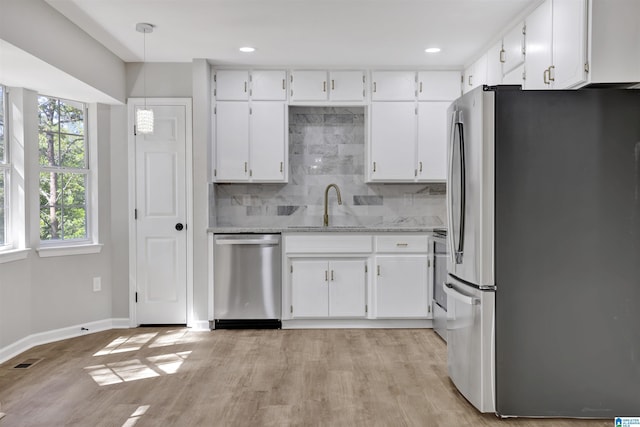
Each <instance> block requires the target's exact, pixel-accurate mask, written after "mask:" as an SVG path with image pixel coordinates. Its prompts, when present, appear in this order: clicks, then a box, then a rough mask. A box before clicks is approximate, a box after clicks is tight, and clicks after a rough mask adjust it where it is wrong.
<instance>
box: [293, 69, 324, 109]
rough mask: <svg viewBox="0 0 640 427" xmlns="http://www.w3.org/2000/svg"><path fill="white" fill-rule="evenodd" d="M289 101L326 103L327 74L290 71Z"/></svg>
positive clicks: (311, 71) (312, 71) (322, 72)
mask: <svg viewBox="0 0 640 427" xmlns="http://www.w3.org/2000/svg"><path fill="white" fill-rule="evenodd" d="M291 75H292V76H293V80H292V83H291V101H326V100H327V99H328V93H329V92H328V88H327V72H326V71H316V70H296V71H292V72H291Z"/></svg>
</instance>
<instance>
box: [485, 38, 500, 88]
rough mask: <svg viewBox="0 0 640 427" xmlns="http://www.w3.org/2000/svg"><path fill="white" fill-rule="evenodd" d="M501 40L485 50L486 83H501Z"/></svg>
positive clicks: (491, 84)
mask: <svg viewBox="0 0 640 427" xmlns="http://www.w3.org/2000/svg"><path fill="white" fill-rule="evenodd" d="M502 52H503V50H502V40H501V41H499V42H497V43H496V44H494V45H493V46H491V48H489V51H488V52H487V80H486V82H485V83H486V84H488V85H490V86H493V85H499V84H500V83H502V62H501V61H500V60H501V56H503V53H502Z"/></svg>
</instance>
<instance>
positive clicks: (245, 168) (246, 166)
mask: <svg viewBox="0 0 640 427" xmlns="http://www.w3.org/2000/svg"><path fill="white" fill-rule="evenodd" d="M248 166H249V165H248V164H247V162H244V172H245V173H247V170H248Z"/></svg>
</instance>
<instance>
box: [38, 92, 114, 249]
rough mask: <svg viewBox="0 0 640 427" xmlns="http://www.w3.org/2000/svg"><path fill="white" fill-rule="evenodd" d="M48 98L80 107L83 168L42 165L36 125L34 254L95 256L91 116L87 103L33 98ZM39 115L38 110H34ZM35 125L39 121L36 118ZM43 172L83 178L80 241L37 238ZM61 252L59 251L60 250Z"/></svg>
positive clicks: (40, 95) (54, 98) (98, 246)
mask: <svg viewBox="0 0 640 427" xmlns="http://www.w3.org/2000/svg"><path fill="white" fill-rule="evenodd" d="M41 97H44V98H49V99H53V100H56V102H58V103H61V102H62V103H64V102H69V103H74V104H81V105H82V111H83V140H84V144H83V145H84V164H85V167H84V168H76V167H65V166H51V165H42V164H40V160H39V159H40V155H39V139H40V135H41V131H40V127H39V125H38V130H37V135H38V140H37V141H36V144H37V151H36V153H37V156H38V159H37V165H38V167H37V180H36V182H37V183H38V186H37V191H38V206H37V212H38V215H37V229H38V241H39V242H40V243H39V248H38V254H39V255H40V257H48V256H58V255H76V254H82V253H97V252H100V248H101V246H102V245H98V244H97V241H98V240H97V239H98V236H97V229H95V228H94V227H93V220H94V215H95V214H94V211H96V212H97V209H98V208H97V203H96V202H95V200H94V197H93V193H94V191H97V188H95V189H94V186H93V185H92V184H93V181H94V179H95V178H94V177H95V174H96V173H97V170H96V169H97V164H96V162H94V161H93V160H92V157H93V150H94V149H97V147H96V145H95V144H93V143H92V140H93V137H94V136H93V135H92V134H91V130H90V129H91V120H92V117H91V116H95V115H93V114H91V108H90V104H88V103H86V102H82V101H76V100H72V99H66V98H63V97H58V96H52V95H45V94H41V93H39V94H38V95H37V99H38V102H39V98H41ZM37 111H38V114H39V107H38V109H37ZM36 120H37V121H38V123H39V119H38V118H36ZM60 134H64V132H60V130H58V135H60ZM43 172H44V173H47V172H57V173H59V174H61V175H63V174H77V175H83V176H84V182H85V185H84V200H85V203H84V209H85V236H84V237H83V238H75V239H64V238H61V239H42V238H41V234H40V233H41V231H42V229H41V225H40V212H41V209H42V206H41V205H40V175H41V173H43ZM60 249H61V250H60Z"/></svg>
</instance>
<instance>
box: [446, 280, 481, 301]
mask: <svg viewBox="0 0 640 427" xmlns="http://www.w3.org/2000/svg"><path fill="white" fill-rule="evenodd" d="M442 289H444V293H445V294H447V296H449V297H451V298H453V299H455V300H457V301H460V302H461V303H463V304H467V305H478V304H480V300H479V299H478V298H474V297H470V296H468V295H464V294H461V293H460V292H458V291H457V290H456V289H455V288H454V287H453V285H452V284H451V283H446V282H445V283H443V284H442Z"/></svg>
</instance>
